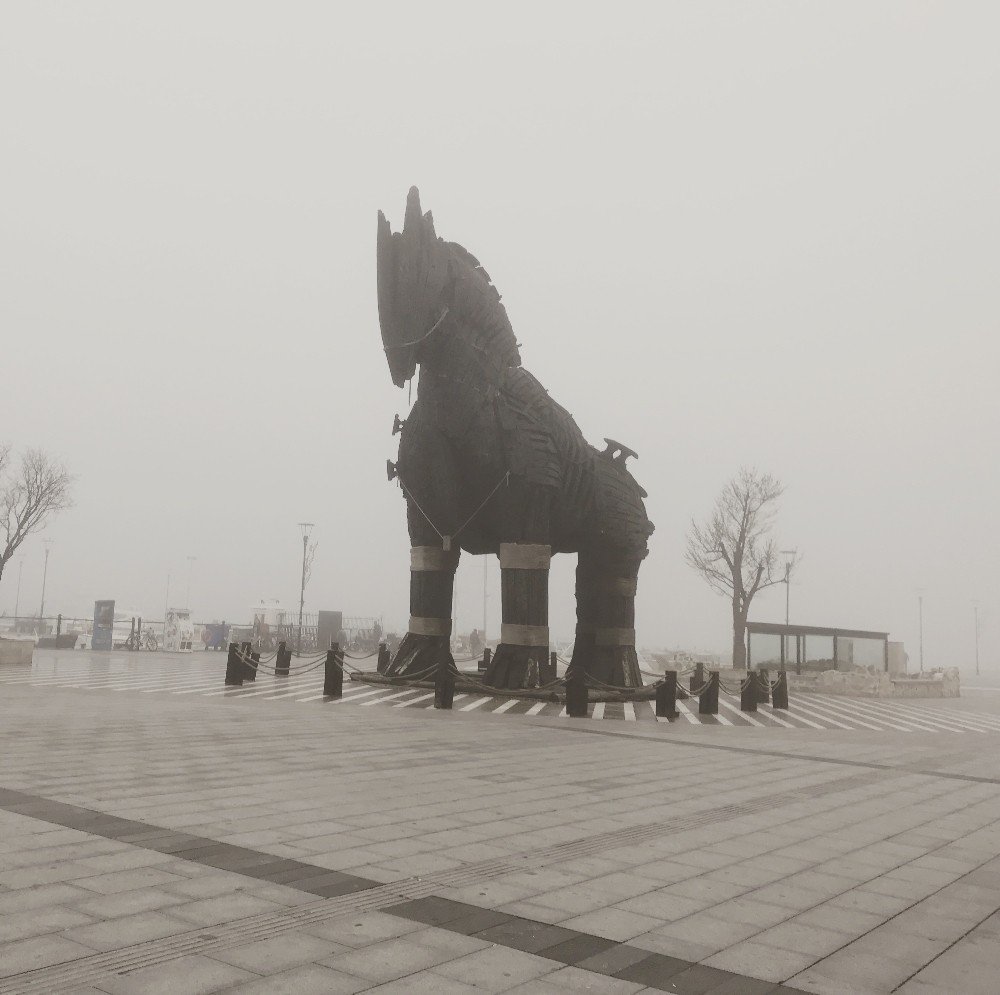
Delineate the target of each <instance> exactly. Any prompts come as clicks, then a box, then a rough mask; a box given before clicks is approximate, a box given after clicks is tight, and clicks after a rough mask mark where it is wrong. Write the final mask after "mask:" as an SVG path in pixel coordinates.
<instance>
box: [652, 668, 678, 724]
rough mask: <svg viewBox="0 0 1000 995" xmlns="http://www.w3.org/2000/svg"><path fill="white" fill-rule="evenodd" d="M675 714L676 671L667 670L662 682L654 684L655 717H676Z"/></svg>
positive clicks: (676, 713)
mask: <svg viewBox="0 0 1000 995" xmlns="http://www.w3.org/2000/svg"><path fill="white" fill-rule="evenodd" d="M677 715H678V712H677V671H676V670H668V671H667V672H666V673H665V674H664V675H663V683H662V684H657V685H656V717H657V718H658V719H676V718H677Z"/></svg>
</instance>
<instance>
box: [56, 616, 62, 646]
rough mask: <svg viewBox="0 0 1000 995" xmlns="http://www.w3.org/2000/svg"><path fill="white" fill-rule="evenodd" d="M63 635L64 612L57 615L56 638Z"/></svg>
mask: <svg viewBox="0 0 1000 995" xmlns="http://www.w3.org/2000/svg"><path fill="white" fill-rule="evenodd" d="M61 635H62V612H60V613H59V614H58V615H57V616H56V639H58V638H59V637H60V636H61Z"/></svg>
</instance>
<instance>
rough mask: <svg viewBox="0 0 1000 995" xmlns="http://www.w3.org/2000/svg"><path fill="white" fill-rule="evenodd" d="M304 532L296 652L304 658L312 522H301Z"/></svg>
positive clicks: (300, 525)
mask: <svg viewBox="0 0 1000 995" xmlns="http://www.w3.org/2000/svg"><path fill="white" fill-rule="evenodd" d="M299 528H300V529H301V530H302V586H301V587H300V588H299V638H298V649H297V650H296V651H295V652H296V653H297V655H298V656H302V610H303V609H304V608H305V606H306V554H307V553H308V551H309V533H310V532H312V528H313V523H312V522H299Z"/></svg>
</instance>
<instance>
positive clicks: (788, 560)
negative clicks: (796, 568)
mask: <svg viewBox="0 0 1000 995" xmlns="http://www.w3.org/2000/svg"><path fill="white" fill-rule="evenodd" d="M797 552H798V550H797V549H783V550H781V555H782V556H783V557H785V625H788V607H789V604H790V602H791V594H790V592H791V587H792V584H791V576H792V566H793V565H794V563H795V554H796V553H797Z"/></svg>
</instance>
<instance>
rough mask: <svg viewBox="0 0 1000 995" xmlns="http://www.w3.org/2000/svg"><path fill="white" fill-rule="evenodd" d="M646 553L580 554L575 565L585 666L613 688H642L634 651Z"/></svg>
mask: <svg viewBox="0 0 1000 995" xmlns="http://www.w3.org/2000/svg"><path fill="white" fill-rule="evenodd" d="M642 559H643V554H637V555H630V554H629V553H627V552H622V551H618V550H613V551H605V550H601V551H598V552H588V553H584V552H581V553H580V563H579V566H578V567H577V618H578V620H579V621H578V624H577V645H576V647H574V652H573V659H574V662H575V661H576V660H577V654H578V648H579V650H580V651H581V652H580V656H581V658H582V661H581V662H583V663H584V669H585V670H586V672H587V673H588V674H590V675H591V676H592V677H594V678H595V679H596V680H598V681H601V682H603V683H605V684H611V685H614V686H615V687H642V676H641V674H640V673H639V658H638V656H637V655H636V650H635V593H636V582H637V578H638V575H639V566H640V564H641V563H642ZM581 630H583V631H581Z"/></svg>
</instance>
